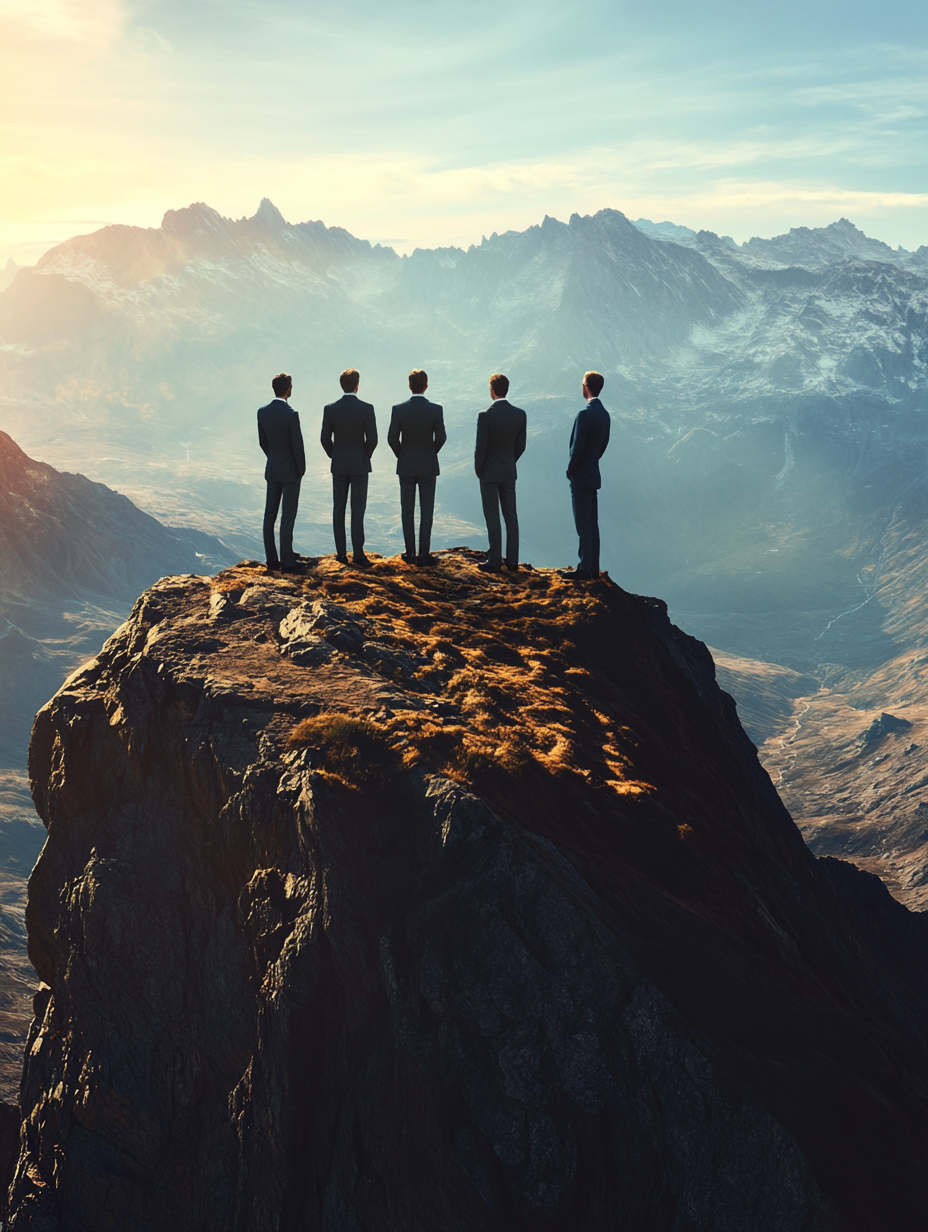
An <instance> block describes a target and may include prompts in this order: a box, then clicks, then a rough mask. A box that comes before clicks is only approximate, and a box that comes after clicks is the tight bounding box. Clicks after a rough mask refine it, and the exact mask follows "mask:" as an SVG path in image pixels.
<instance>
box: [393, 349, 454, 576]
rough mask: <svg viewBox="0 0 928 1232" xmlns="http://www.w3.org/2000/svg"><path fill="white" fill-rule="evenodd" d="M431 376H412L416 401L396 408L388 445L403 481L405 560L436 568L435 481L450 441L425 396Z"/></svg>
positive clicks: (440, 417) (438, 411)
mask: <svg viewBox="0 0 928 1232" xmlns="http://www.w3.org/2000/svg"><path fill="white" fill-rule="evenodd" d="M428 387H429V378H428V375H427V374H426V373H425V372H423V371H422V369H421V368H414V369H413V370H412V372H410V374H409V389H410V392H411V394H412V397H411V398H409V400H408V401H407V402H400V403H398V405H397V406H395V407H394V408H393V415H392V417H391V419H390V431H389V432H388V434H387V441H388V443H389V445H390V448H391V449H392V450H393V452H394V453H395V454H396V473H397V475H399V477H400V512H401V514H402V518H403V540H404V542H405V544H406V551H405V552H404V553H403V560H405V561H406V563H407V564H408V565H412V564H416V565H431V564H434V561H433V559H432V557H431V556H430V555H429V547H430V544H431V538H432V514H433V512H434V509H435V478H436V476H437V475H438V474H440V470H439V466H438V451H439V449H441V447H442V445H444V443H445V440H446V433H445V421H444V418H443V415H442V408H441V407H440V406H439V405H438V403H437V402H430V401H429V400H428V398H426V396H425V391H426V390H427V389H428ZM417 487H418V489H419V555H418V556H416V523H415V513H416V488H417Z"/></svg>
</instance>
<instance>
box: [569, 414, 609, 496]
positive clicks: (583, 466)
mask: <svg viewBox="0 0 928 1232" xmlns="http://www.w3.org/2000/svg"><path fill="white" fill-rule="evenodd" d="M609 428H610V419H609V412H608V411H607V410H606V408H605V407H604V406H603V404H602V403H601V402H600V400H599V399H598V398H591V399H590V401H589V402H588V403H587V404H586V406H585V407H584V408H583V410H582V411H578V412H577V418H576V419H575V420H574V426H573V428H572V429H571V433H570V458H569V459H568V462H567V478H568V479H569V480H570V482H571V483H572V484H573V485H574V487H577V488H601V487H602V482H603V481H602V477H601V475H600V473H599V459H600V458H601V457H602V456H603V454H604V453H605V452H606V446H607V445H608V444H609Z"/></svg>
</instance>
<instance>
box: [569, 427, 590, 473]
mask: <svg viewBox="0 0 928 1232" xmlns="http://www.w3.org/2000/svg"><path fill="white" fill-rule="evenodd" d="M586 420H587V415H586V411H578V412H577V418H576V419H575V420H574V427H573V431H572V432H571V434H570V457H569V458H568V459H567V478H568V479H573V477H574V475H575V474H576V473H577V468H578V467H579V466H580V459H581V458H582V457H583V446H584V445H585V443H586V428H587V424H586Z"/></svg>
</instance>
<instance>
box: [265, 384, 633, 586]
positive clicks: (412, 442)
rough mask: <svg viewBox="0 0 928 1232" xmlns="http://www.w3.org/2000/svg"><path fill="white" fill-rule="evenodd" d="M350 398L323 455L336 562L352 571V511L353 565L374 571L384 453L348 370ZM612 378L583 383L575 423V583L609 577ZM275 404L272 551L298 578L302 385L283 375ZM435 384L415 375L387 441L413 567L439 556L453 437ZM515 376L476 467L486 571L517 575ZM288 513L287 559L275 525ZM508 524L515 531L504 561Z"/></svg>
mask: <svg viewBox="0 0 928 1232" xmlns="http://www.w3.org/2000/svg"><path fill="white" fill-rule="evenodd" d="M338 379H339V384H340V385H341V387H342V396H341V397H340V398H339V399H338V401H337V402H330V403H329V404H328V406H326V407H325V410H324V411H323V416H322V433H321V436H320V441H321V444H322V448H323V449H324V450H325V452H326V453H327V454H328V456H329V458H330V459H331V467H330V469H331V472H332V526H333V530H334V533H335V555H336V559H337V560H339V561H340V562H341V563H342V564H343V565H347V564H349V559H348V536H347V532H346V527H345V519H346V515H347V513H348V509H349V505H350V509H351V515H350V526H351V549H352V559H351V562H350V563H353V564H354V565H356V566H358V567H359V568H368V567H369V566H370V564H371V562H370V560H368V558H367V556H366V555H365V554H364V511H365V508H366V506H367V485H368V477H369V475H370V473H371V456H372V454H373V452H374V450H375V449H376V448H377V421H376V419H375V416H374V408H373V406H371V404H370V403H369V402H364V401H362V399H361V398H359V397H358V388H359V386H360V375H359V373H358V371H357V370H356V369H355V368H346V369H345V371H344V372H343V373H342V374H341V376H340V377H339V378H338ZM604 383H605V381H604V378H603V377H602V375H601V374H600V373H598V372H587V373H586V374H585V376H584V378H583V396H584V398H585V399H586V406H585V407H583V409H582V410H580V411H579V412H578V414H577V416H576V418H575V419H574V424H573V429H572V431H571V434H570V444H569V455H568V463H567V478H568V481H569V483H570V491H571V502H572V505H573V512H574V523H575V525H576V528H577V535H578V538H579V541H580V560H579V564H578V567H577V568H576V569H570V570H564V571H563V572H562V576H563V577H565V578H568V579H570V580H571V581H578V582H581V581H588V580H590V579H592V578H596V577H598V576H599V514H598V497H597V492H598V490H599V488H600V485H601V477H600V471H599V460H600V458H601V457H602V456H603V454H604V453H605V450H606V446H607V445H608V443H609V428H610V420H609V413H608V411H607V410H606V408H605V407H604V406H603V404H602V402H601V401H600V398H599V395H600V394H601V393H602V389H603V385H604ZM271 385H272V387H273V390H274V395H275V396H274V400H273V401H272V402H269V403H268V405H267V406H262V407H261V408H260V410H259V411H258V440H259V441H260V444H261V448H262V449H263V450H264V452H265V454H266V455H267V465H266V467H265V471H264V477H265V480H266V481H267V502H266V505H265V510H264V550H265V554H266V558H267V567H268V568H269V569H281V570H282V571H284V572H298V571H300V570H302V569H303V568H304V565H303V562H302V560H301V558H300V557H299V556H298V555H297V554H296V553H295V552H294V550H293V526H294V522H295V520H296V513H297V506H298V503H299V494H300V481H301V480H302V477H303V475H304V474H305V473H306V454H305V450H304V447H303V435H302V432H301V430H300V417H299V415H298V414H297V412H296V411H294V410H293V409H292V407H291V406H290V405H289V402H288V399H289V398H290V395H291V393H292V392H293V381H292V379H291V378H290V377H289V376H288V375H287V374H286V373H281V374H280V375H279V376H275V377H274V379H273V381H272V382H271ZM428 385H429V380H428V376H427V374H426V373H425V372H423V371H422V369H421V368H414V369H413V371H412V372H410V374H409V391H410V396H409V398H408V399H407V400H406V401H405V402H400V403H398V404H397V405H396V406H394V408H393V414H392V416H391V419H390V430H389V432H388V433H387V442H388V444H389V445H390V448H391V449H392V450H393V452H394V454H395V455H396V473H397V475H398V476H399V481H400V511H401V515H402V524H403V541H404V544H405V551H404V552H403V560H404V561H405V562H406V563H407V564H410V565H418V566H420V567H428V566H430V565H434V564H435V559H434V557H433V556H432V555H431V552H430V546H431V535H432V520H433V514H434V509H435V480H436V478H437V476H438V474H439V470H440V468H439V465H438V454H439V451H440V450H441V448H442V446H443V445H444V443H445V441H446V440H447V433H446V432H445V423H444V415H443V411H442V408H441V406H440V405H439V404H438V403H437V402H432V401H431V400H430V399H429V398H427V397H426V391H427V390H428ZM508 395H509V379H508V377H506V376H504V375H503V374H502V373H501V372H496V373H494V374H493V376H491V377H490V399H491V401H490V405H489V407H488V408H487V409H486V410H485V411H481V412H480V414H479V415H478V416H477V445H476V449H475V452H474V467H475V469H476V472H477V476H478V478H479V480H480V496H481V500H482V502H483V516H484V518H485V520H486V524H487V537H488V539H489V551H488V552H487V559H486V560H485V561H484V562H483V563H482V564H480V565H478V566H477V567H478V568H479V569H481V570H482V571H484V572H485V573H501V572H502V569H503V564H504V562H505V566H506V569H507V570H508V571H509V572H510V573H514V572H516V571H517V570H518V568H519V518H518V513H517V511H516V479H517V473H516V463H517V462H518V460H519V458H520V457H521V456H522V454H523V453H524V452H525V444H526V428H527V416H526V414H525V411H523V410H522V409H521V408H520V407H518V406H513V404H512V403H511V402H510V401H509V397H508ZM417 490H418V495H419V540H418V551H417V545H416V533H415V507H416V492H417ZM278 513H280V552H279V554H278V551H277V544H276V543H275V538H274V527H275V524H276V521H277V515H278ZM500 513H502V522H503V523H505V526H506V552H505V556H504V555H503V535H502V523H501V521H500Z"/></svg>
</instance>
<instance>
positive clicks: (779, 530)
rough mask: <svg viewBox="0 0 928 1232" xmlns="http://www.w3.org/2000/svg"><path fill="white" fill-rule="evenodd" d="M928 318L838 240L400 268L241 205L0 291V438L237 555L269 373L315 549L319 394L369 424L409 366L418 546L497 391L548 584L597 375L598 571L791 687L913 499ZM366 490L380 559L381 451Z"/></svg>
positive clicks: (604, 216) (399, 261) (382, 253)
mask: <svg viewBox="0 0 928 1232" xmlns="http://www.w3.org/2000/svg"><path fill="white" fill-rule="evenodd" d="M674 237H675V238H674ZM926 319H928V251H926V250H925V249H920V250H919V251H918V252H917V253H903V252H899V251H893V250H891V249H890V248H889V247H888V246H887V245H885V244H882V243H881V242H880V241H879V240H873V239H870V238H869V237H867V236H865V235H863V233H862V232H860V231H858V230H857V229H856V228H855V227H854V226H853V225H852V224H851V223H849V222H848V221H847V220H841V221H840V222H838V223H834V224H832V225H831V226H829V227H824V228H816V229H808V228H798V229H794V230H793V231H792V232H790V234H789V235H788V236H781V237H777V238H776V239H772V240H759V239H753V240H750V241H748V242H747V243H746V244H744V245H741V246H740V247H739V246H738V245H736V244H735V243H734V242H733V241H731V240H730V239H728V238H724V239H720V238H719V237H718V236H715V235H713V234H711V233H709V232H705V231H702V232H698V233H693V232H692V231H691V230H690V229H689V228H686V227H682V226H681V225H680V224H670V223H657V224H655V223H648V222H647V220H639V221H638V223H636V224H632V223H631V222H629V221H628V219H626V218H625V216H624V215H623V214H621V213H620V212H618V211H616V210H603V211H601V212H600V213H598V214H596V215H595V216H592V217H580V216H579V215H576V214H575V215H573V216H572V217H571V218H570V220H569V222H568V223H563V222H558V221H556V220H555V219H552V218H546V219H545V220H544V222H543V223H542V224H541V225H539V226H535V227H531V228H529V229H528V230H527V231H524V232H507V233H505V234H503V235H496V234H494V235H492V236H491V237H489V238H488V239H485V240H484V241H483V243H481V244H480V245H479V246H472V247H471V248H469V249H467V250H466V251H465V250H462V249H457V248H448V249H436V250H417V251H416V252H414V253H413V254H411V255H410V256H406V257H400V256H397V254H396V253H395V252H393V250H392V249H389V248H383V247H380V246H371V245H370V244H369V243H367V242H366V241H364V240H359V239H356V238H355V237H353V236H351V235H349V234H348V232H346V231H344V230H342V229H341V228H338V227H327V226H325V225H324V224H323V223H321V222H307V223H300V224H295V225H292V224H290V223H287V222H285V220H284V219H283V218H282V217H281V215H280V213H279V212H278V211H277V210H276V209H275V207H274V206H273V205H272V204H271V203H270V202H269V201H266V200H265V201H263V202H262V203H261V206H260V208H259V209H258V211H257V213H256V214H255V215H254V216H253V217H252V218H243V219H239V220H237V221H233V220H230V219H226V218H222V217H221V216H220V215H219V214H218V213H216V211H215V210H212V209H210V208H209V207H208V206H206V205H194V206H191V207H189V208H187V209H183V210H177V211H170V212H169V213H168V214H167V215H166V216H165V218H164V221H163V223H162V226H161V227H160V228H158V229H148V230H146V229H143V228H137V227H107V228H104V229H103V230H101V231H98V232H96V233H94V234H92V235H88V236H81V237H77V238H75V239H72V240H69V241H68V242H67V243H65V244H62V245H60V246H59V247H57V248H55V249H53V250H52V251H50V252H49V253H47V254H46V255H45V256H44V257H43V258H42V260H41V261H40V262H39V263H38V264H37V265H36V266H35V267H34V268H31V269H22V270H19V271H18V272H17V273H16V275H15V277H14V279H13V282H12V284H11V286H10V287H9V288H8V290H6V291H5V292H3V293H2V294H0V340H2V348H3V349H2V356H3V387H2V388H3V396H2V413H3V416H4V420H5V425H6V426H7V427H8V428H9V429H10V431H11V432H12V433H13V435H14V436H16V437H17V439H19V440H20V441H22V443H23V444H24V445H25V446H26V447H27V448H29V449H30V450H31V451H32V452H33V453H38V454H39V455H40V456H42V457H44V458H47V459H48V460H49V461H51V462H54V463H58V464H59V465H67V466H68V468H73V469H80V470H82V471H83V472H84V473H86V474H89V475H91V476H92V477H94V478H97V479H101V480H104V481H105V482H108V483H109V484H111V485H112V486H114V487H116V488H118V489H120V490H122V491H125V492H126V493H127V494H129V495H130V496H132V498H133V499H135V500H136V501H137V502H139V503H141V504H142V505H143V507H146V508H148V509H150V510H151V511H152V512H154V513H156V514H159V515H161V516H163V517H167V518H168V520H170V521H171V522H174V523H177V522H179V521H182V522H187V523H188V524H191V525H199V526H201V527H203V528H205V529H207V530H210V531H213V532H221V533H222V535H223V538H224V539H226V541H227V542H229V541H230V538H231V541H232V542H238V544H239V545H240V548H241V550H243V551H250V552H254V551H258V550H260V549H259V545H258V518H259V510H260V503H261V487H262V485H261V463H262V458H261V455H260V454H259V452H258V449H257V442H256V440H255V437H254V413H255V409H256V408H257V406H258V405H260V404H262V403H263V402H264V401H265V400H267V399H268V398H269V397H270V389H269V382H270V377H271V376H272V375H273V374H274V373H275V372H277V371H281V370H284V371H287V372H291V373H292V374H293V377H294V398H293V403H294V405H295V406H296V408H297V409H298V410H299V411H300V412H301V414H302V417H303V422H304V432H305V435H306V437H307V439H308V441H309V442H310V458H311V461H310V469H309V478H308V482H307V483H306V484H305V485H304V494H303V504H302V507H301V517H300V523H299V531H298V533H299V534H301V535H302V546H303V547H304V548H305V549H307V550H323V549H325V548H327V547H328V477H327V470H328V466H327V459H326V458H325V456H324V454H323V453H322V451H321V449H314V448H313V443H314V438H315V433H316V424H317V420H318V416H319V413H320V411H321V407H322V405H323V404H324V403H325V402H326V401H329V400H330V399H331V398H332V397H333V396H335V395H336V394H337V392H338V391H337V385H336V377H337V374H338V372H339V371H340V370H341V369H342V368H344V367H346V366H348V365H349V364H350V365H353V366H355V367H358V368H359V369H360V370H361V373H362V392H363V393H364V394H365V395H366V396H367V397H368V398H369V399H370V400H371V401H373V402H374V404H375V406H376V407H377V408H378V412H379V414H380V417H381V422H382V423H384V422H385V420H386V419H387V417H388V414H389V407H390V405H391V404H392V403H394V402H397V401H400V400H401V399H402V398H403V397H405V394H406V382H405V376H406V373H407V372H408V371H409V369H410V368H411V367H413V366H422V367H425V368H426V369H427V370H428V371H429V374H430V378H431V383H430V391H431V392H432V394H433V396H435V397H436V398H438V399H439V400H440V401H442V402H443V403H444V405H445V409H446V420H447V422H448V424H449V429H450V433H449V443H448V445H447V447H446V450H445V453H444V455H443V468H442V469H443V475H442V481H441V484H440V487H439V493H438V499H439V502H440V509H439V520H438V524H437V527H436V530H437V534H438V537H439V540H440V541H443V542H445V543H455V542H461V541H470V542H480V541H481V538H482V530H481V517H480V507H479V499H478V495H477V492H476V486H475V482H474V480H473V478H472V475H471V468H470V456H471V449H472V446H473V432H474V422H475V418H476V414H477V412H478V411H479V410H480V409H482V407H483V406H484V405H485V404H486V401H487V396H486V381H487V376H488V374H489V373H490V372H492V371H494V370H503V371H506V372H508V374H509V375H510V377H511V378H512V382H513V385H512V396H513V399H514V400H515V401H516V402H518V403H519V404H521V405H523V406H525V407H526V409H527V410H528V412H529V417H530V425H531V443H530V448H529V451H528V453H527V454H526V456H525V459H524V463H523V465H522V467H521V477H520V500H521V502H522V506H521V507H522V520H523V525H524V543H525V548H524V551H525V555H526V556H528V557H532V556H533V557H534V558H535V559H536V560H539V561H542V562H546V563H551V562H554V561H559V560H567V559H570V556H571V555H572V552H573V530H572V525H571V519H570V511H569V503H568V500H567V491H566V485H565V483H564V480H563V470H564V456H565V450H566V440H567V435H568V433H569V429H570V422H571V419H572V416H573V414H574V413H575V411H576V409H577V408H578V405H579V384H580V377H581V376H582V373H583V371H584V370H585V369H586V368H589V367H597V368H599V369H600V370H602V371H603V372H604V373H605V374H606V378H607V384H606V391H605V395H604V398H605V401H606V404H607V406H608V407H609V408H610V410H611V411H612V413H613V415H614V418H615V434H614V437H613V444H612V447H611V448H610V451H609V453H608V454H607V455H606V459H605V462H606V476H605V486H604V490H603V505H604V518H605V520H606V524H607V526H608V527H609V530H608V531H607V534H606V542H605V550H606V554H607V561H608V564H609V567H610V568H611V569H612V570H613V572H614V573H615V574H616V576H618V577H619V578H620V579H621V580H622V581H623V582H624V583H625V584H627V585H629V586H631V587H633V588H635V589H642V590H644V589H646V590H649V591H651V592H656V593H660V594H663V595H665V596H667V597H668V598H669V599H670V601H671V604H672V608H673V610H674V611H675V612H677V613H679V614H680V615H681V617H682V616H683V615H685V616H686V617H687V619H688V620H689V621H690V625H691V627H693V628H694V631H697V632H701V633H703V634H704V635H706V636H708V637H710V639H711V640H713V641H714V642H715V643H716V644H727V646H728V648H729V649H731V650H732V651H734V652H736V653H747V654H750V655H757V654H760V653H761V652H763V655H764V656H765V657H768V658H769V657H779V660H780V661H783V662H791V663H794V664H795V665H796V666H797V667H803V668H804V667H807V666H808V664H809V663H810V662H811V661H813V660H814V659H815V657H816V655H817V654H818V653H819V652H820V650H821V646H819V645H816V647H815V648H810V642H811V640H812V639H817V638H818V636H819V634H820V633H821V631H822V629H823V628H824V627H825V625H826V624H827V623H828V621H829V620H830V619H832V617H834V616H835V615H837V614H838V613H840V612H841V611H844V610H847V609H849V608H850V607H852V606H853V605H854V604H855V603H856V602H859V601H860V600H861V599H862V598H864V597H865V588H866V586H867V585H870V584H871V581H872V572H873V568H875V567H876V566H875V564H874V562H875V561H876V560H878V559H879V557H880V553H881V551H882V549H881V547H880V544H881V542H882V537H883V535H884V534H885V533H886V531H887V528H888V527H889V526H890V525H891V523H892V517H893V513H892V510H893V509H894V508H895V504H896V501H897V498H898V496H899V493H900V492H901V491H902V490H903V489H904V490H906V491H907V492H909V493H911V492H913V491H921V488H922V485H923V483H924V471H925V467H924V461H925V457H926V451H928V421H926V416H925V412H926V408H928V392H926V391H928V366H926V365H928V337H926ZM374 468H375V474H374V484H373V489H372V501H371V515H370V520H371V528H372V533H371V536H370V542H371V546H372V547H375V548H376V547H381V548H383V549H385V550H393V549H395V548H396V547H397V545H398V543H399V525H398V523H399V518H398V510H397V507H396V506H397V502H396V500H395V491H394V487H395V482H396V481H395V478H394V476H393V467H392V465H391V460H390V457H389V455H388V454H387V452H386V450H385V449H382V450H381V452H380V453H378V454H377V455H375V458H374ZM236 535H237V536H238V539H237V540H236V539H235V536H236ZM865 640H866V639H865ZM861 653H863V652H861ZM868 653H869V652H868Z"/></svg>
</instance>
